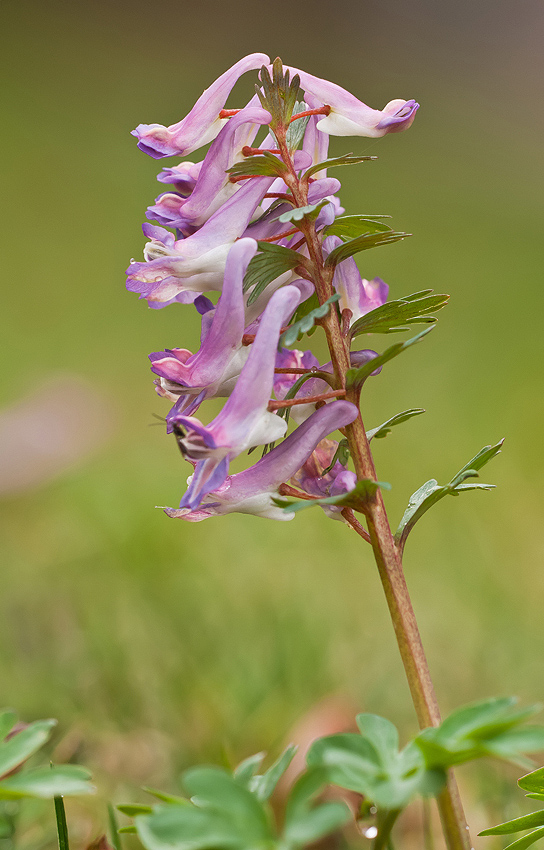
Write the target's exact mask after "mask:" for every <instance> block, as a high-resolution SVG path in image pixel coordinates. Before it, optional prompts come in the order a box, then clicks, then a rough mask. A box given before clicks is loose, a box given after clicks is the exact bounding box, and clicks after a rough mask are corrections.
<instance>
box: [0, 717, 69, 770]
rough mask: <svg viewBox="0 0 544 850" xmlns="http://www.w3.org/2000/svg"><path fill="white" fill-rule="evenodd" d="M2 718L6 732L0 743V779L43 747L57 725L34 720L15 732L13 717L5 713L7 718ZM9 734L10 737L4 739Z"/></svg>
mask: <svg viewBox="0 0 544 850" xmlns="http://www.w3.org/2000/svg"><path fill="white" fill-rule="evenodd" d="M3 717H4V723H3V727H4V730H5V729H7V731H6V732H5V734H4V738H5V740H3V741H2V742H1V743H0V777H1V776H3V775H5V774H6V773H9V772H10V771H12V770H13V769H14V768H16V767H19V765H21V764H23V762H25V761H26V760H27V759H28V758H30V756H31V755H33V754H34V753H35V752H36V751H37V750H39V749H40V747H43V745H44V744H45V743H46V741H48V740H49V737H50V735H51V732H52V730H53V728H54V726H56V723H57V721H56V720H36V721H35V722H34V723H29V724H28V725H25V726H23V728H22V729H20V730H19V731H17V730H16V729H13V727H14V724H13V718H14V715H13V714H12V713H11V712H7V717H6V715H3ZM8 727H9V728H8ZM12 730H13V731H12ZM10 732H12V734H11V735H10V737H6V736H7V735H8V734H9V733H10Z"/></svg>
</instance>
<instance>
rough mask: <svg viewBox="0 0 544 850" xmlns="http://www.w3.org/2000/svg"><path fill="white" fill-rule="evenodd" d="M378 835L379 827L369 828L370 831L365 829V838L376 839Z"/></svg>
mask: <svg viewBox="0 0 544 850" xmlns="http://www.w3.org/2000/svg"><path fill="white" fill-rule="evenodd" d="M377 834H378V827H376V826H369V827H368V829H365V831H364V836H365V838H376V836H377Z"/></svg>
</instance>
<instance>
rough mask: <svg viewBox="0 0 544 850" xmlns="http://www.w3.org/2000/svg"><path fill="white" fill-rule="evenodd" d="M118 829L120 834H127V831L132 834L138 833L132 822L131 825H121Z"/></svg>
mask: <svg viewBox="0 0 544 850" xmlns="http://www.w3.org/2000/svg"><path fill="white" fill-rule="evenodd" d="M117 831H118V832H119V834H125V833H127V832H128V833H129V834H130V835H136V834H137V829H136V827H135V826H133V825H132V824H131V825H130V826H120V827H119V829H118V830H117Z"/></svg>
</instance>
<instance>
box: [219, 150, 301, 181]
mask: <svg viewBox="0 0 544 850" xmlns="http://www.w3.org/2000/svg"><path fill="white" fill-rule="evenodd" d="M286 171H287V166H286V165H285V163H284V162H282V160H281V159H278V157H277V156H275V155H274V154H273V153H270V152H269V151H263V153H262V154H254V155H253V156H248V157H247V158H246V159H242V160H240V162H235V163H234V165H233V166H232V167H231V168H228V169H227V174H230V176H231V177H233V178H234V177H283V175H284V174H285V173H286Z"/></svg>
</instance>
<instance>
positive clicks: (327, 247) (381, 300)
mask: <svg viewBox="0 0 544 850" xmlns="http://www.w3.org/2000/svg"><path fill="white" fill-rule="evenodd" d="M341 244H342V240H341V239H340V238H339V237H338V236H327V238H326V239H325V241H324V242H323V253H324V254H325V255H326V254H329V253H330V252H331V251H332V250H333V249H334V248H336V247H337V246H338V245H341ZM332 282H333V286H334V288H335V289H336V291H337V292H338V293H339V294H340V301H339V307H340V310H341V311H342V310H351V314H352V316H351V323H352V324H353V322H355V321H357V319H360V318H361V316H365V315H366V314H367V313H370V311H371V310H375V309H376V307H381V306H382V304H385V302H386V301H387V295H388V293H389V287H388V285H387V284H386V283H384V282H383V280H382V279H381V278H380V277H375V278H373V279H372V280H365V279H364V278H362V277H361V273H360V272H359V269H358V267H357V263H356V262H355V260H354V259H353V257H349V258H348V259H347V260H344V261H343V262H341V263H339V264H338V265H337V266H336V269H335V272H334V278H333V281H332Z"/></svg>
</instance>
